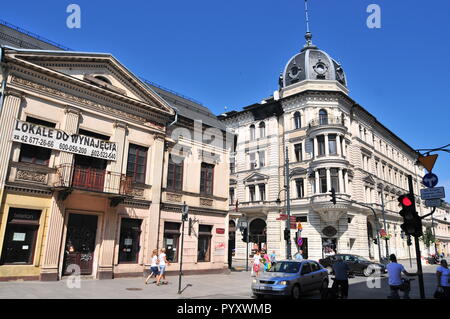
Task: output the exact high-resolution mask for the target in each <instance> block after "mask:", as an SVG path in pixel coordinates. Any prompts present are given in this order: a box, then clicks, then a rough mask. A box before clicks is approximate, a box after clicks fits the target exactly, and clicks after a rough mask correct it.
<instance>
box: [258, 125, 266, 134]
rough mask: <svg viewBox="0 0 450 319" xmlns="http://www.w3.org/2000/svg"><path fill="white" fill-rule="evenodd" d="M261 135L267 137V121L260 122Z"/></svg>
mask: <svg viewBox="0 0 450 319" xmlns="http://www.w3.org/2000/svg"><path fill="white" fill-rule="evenodd" d="M259 137H260V138H262V137H266V123H264V122H261V123H259Z"/></svg>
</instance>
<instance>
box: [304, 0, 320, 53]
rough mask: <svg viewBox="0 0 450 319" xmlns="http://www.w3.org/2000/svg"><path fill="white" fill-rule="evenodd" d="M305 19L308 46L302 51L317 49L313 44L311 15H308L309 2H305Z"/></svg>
mask: <svg viewBox="0 0 450 319" xmlns="http://www.w3.org/2000/svg"><path fill="white" fill-rule="evenodd" d="M305 19H306V34H305V39H306V44H305V45H304V47H303V49H302V51H304V50H306V49H317V47H316V46H315V45H313V43H312V33H311V31H310V29H309V14H308V0H305Z"/></svg>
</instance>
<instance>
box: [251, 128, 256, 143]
mask: <svg viewBox="0 0 450 319" xmlns="http://www.w3.org/2000/svg"><path fill="white" fill-rule="evenodd" d="M255 138H256V136H255V125H253V124H252V125H250V140H251V141H253V140H254V139H255Z"/></svg>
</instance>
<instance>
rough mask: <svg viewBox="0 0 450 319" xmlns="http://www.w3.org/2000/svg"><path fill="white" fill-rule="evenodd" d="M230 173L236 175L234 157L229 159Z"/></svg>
mask: <svg viewBox="0 0 450 319" xmlns="http://www.w3.org/2000/svg"><path fill="white" fill-rule="evenodd" d="M230 173H231V174H234V173H236V162H235V158H234V157H233V158H231V159H230Z"/></svg>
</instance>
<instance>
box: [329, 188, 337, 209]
mask: <svg viewBox="0 0 450 319" xmlns="http://www.w3.org/2000/svg"><path fill="white" fill-rule="evenodd" d="M330 192H331V194H330V196H331V199H330V202H332V203H333V205H336V191H335V190H334V188H331V191H330Z"/></svg>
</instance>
